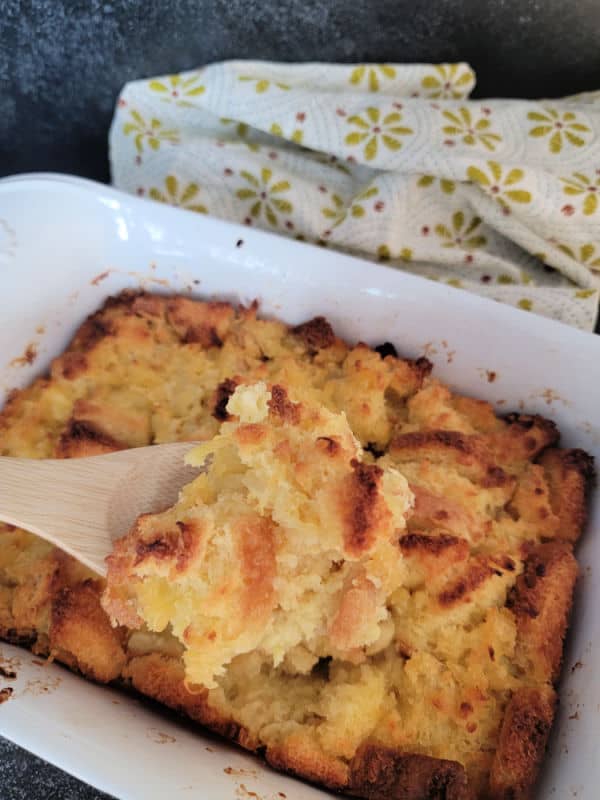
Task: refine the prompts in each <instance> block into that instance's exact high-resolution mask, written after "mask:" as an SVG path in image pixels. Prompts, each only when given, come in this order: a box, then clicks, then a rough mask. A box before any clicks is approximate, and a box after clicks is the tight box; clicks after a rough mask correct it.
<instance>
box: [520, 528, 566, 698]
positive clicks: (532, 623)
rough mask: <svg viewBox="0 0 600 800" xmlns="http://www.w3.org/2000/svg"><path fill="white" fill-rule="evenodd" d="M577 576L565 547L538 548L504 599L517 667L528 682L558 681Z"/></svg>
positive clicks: (561, 544)
mask: <svg viewBox="0 0 600 800" xmlns="http://www.w3.org/2000/svg"><path fill="white" fill-rule="evenodd" d="M577 573H578V567H577V561H576V560H575V557H574V556H573V553H572V552H571V548H570V547H569V545H568V544H565V543H562V542H548V543H547V544H542V545H538V546H537V547H534V548H533V549H532V550H531V552H530V553H529V555H528V556H527V558H526V560H525V565H524V570H523V573H522V574H521V575H520V576H519V577H518V578H517V582H516V584H515V586H514V588H513V589H512V590H511V592H510V593H509V595H508V598H507V601H506V605H507V607H508V608H509V609H510V610H511V611H512V612H513V614H514V615H515V617H516V620H517V653H516V658H517V663H518V664H519V665H520V667H521V669H522V670H523V672H524V673H525V674H527V675H528V677H529V678H534V677H535V678H536V679H538V680H540V681H542V682H545V681H556V680H557V679H558V675H559V671H560V663H561V658H562V649H563V639H564V636H565V633H566V630H567V623H568V618H569V612H570V610H571V603H572V597H573V589H574V588H575V581H576V580H577Z"/></svg>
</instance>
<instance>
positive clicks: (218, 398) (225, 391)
mask: <svg viewBox="0 0 600 800" xmlns="http://www.w3.org/2000/svg"><path fill="white" fill-rule="evenodd" d="M237 385H238V383H237V381H236V380H235V379H233V378H226V379H225V380H224V381H221V383H220V384H219V385H218V386H217V389H216V391H215V395H214V399H213V402H212V407H213V412H212V413H213V417H214V418H215V419H218V420H219V422H226V421H227V420H228V419H231V414H229V413H228V411H227V403H228V402H229V398H230V397H231V395H232V394H233V393H234V392H235V390H236V388H237Z"/></svg>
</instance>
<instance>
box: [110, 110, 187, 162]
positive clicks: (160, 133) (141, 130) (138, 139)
mask: <svg viewBox="0 0 600 800" xmlns="http://www.w3.org/2000/svg"><path fill="white" fill-rule="evenodd" d="M129 113H130V115H131V122H126V123H125V125H123V133H124V134H125V136H129V134H130V133H133V134H134V142H135V147H136V150H137V151H138V153H142V152H143V150H144V143H146V144H147V145H148V146H149V147H150V148H151V149H152V150H158V149H159V147H160V145H161V142H170V143H171V144H177V143H178V142H179V131H177V130H175V129H173V128H171V129H169V130H167V129H165V128H163V125H162V122H161V121H160V120H158V119H156V118H154V117H153V118H152V119H151V120H150V121H149V122H146V121H145V120H144V118H143V117H142V115H141V114H140V113H139V111H135V110H131V111H130V112H129Z"/></svg>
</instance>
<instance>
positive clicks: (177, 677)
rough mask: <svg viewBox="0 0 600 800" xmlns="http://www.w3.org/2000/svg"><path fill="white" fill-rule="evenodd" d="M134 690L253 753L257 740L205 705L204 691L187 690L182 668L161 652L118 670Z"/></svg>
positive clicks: (142, 657) (242, 728) (213, 708)
mask: <svg viewBox="0 0 600 800" xmlns="http://www.w3.org/2000/svg"><path fill="white" fill-rule="evenodd" d="M122 677H123V678H124V679H125V681H126V682H128V683H129V684H130V685H131V686H132V687H133V688H134V689H136V690H137V691H138V692H141V694H143V695H146V696H147V697H150V698H152V699H153V700H156V701H157V702H158V703H161V704H162V705H165V706H167V707H168V708H171V709H173V711H177V712H178V713H180V714H183V715H185V716H187V717H189V719H192V720H194V721H195V722H199V723H201V724H202V725H204V726H206V727H207V728H210V730H212V731H214V732H215V733H218V734H219V735H220V736H223V737H225V738H226V739H230V740H232V741H234V742H237V743H238V744H239V745H241V746H242V747H244V748H246V749H247V750H257V749H258V748H259V741H258V739H256V738H255V737H253V736H251V735H250V734H249V733H248V731H247V729H246V728H244V727H243V726H242V725H240V724H239V723H237V722H235V721H234V720H233V719H231V717H228V716H227V715H226V714H223V713H221V712H220V711H219V709H218V708H215V707H213V706H211V705H210V704H209V702H208V690H207V689H203V688H202V689H200V690H199V691H197V692H196V691H194V692H192V691H190V690H189V689H188V688H187V686H186V682H185V676H184V671H183V665H182V663H181V662H180V661H178V660H177V659H175V658H173V657H171V656H167V655H164V654H161V653H149V654H147V655H143V656H134V657H133V658H131V659H130V660H129V662H128V663H127V665H126V666H125V668H124V669H123V671H122Z"/></svg>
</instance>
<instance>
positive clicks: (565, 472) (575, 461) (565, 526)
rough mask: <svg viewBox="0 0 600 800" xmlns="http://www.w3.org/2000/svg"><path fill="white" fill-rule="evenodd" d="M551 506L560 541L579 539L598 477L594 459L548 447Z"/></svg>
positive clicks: (544, 459) (545, 464)
mask: <svg viewBox="0 0 600 800" xmlns="http://www.w3.org/2000/svg"><path fill="white" fill-rule="evenodd" d="M540 464H541V465H542V467H543V468H544V473H545V475H546V480H547V481H548V484H549V487H550V503H551V505H552V509H553V511H554V513H555V514H556V516H557V517H558V520H559V526H558V538H560V539H563V540H564V541H566V542H571V544H575V542H576V541H577V540H578V539H579V536H580V535H581V531H582V530H583V526H584V525H585V522H586V519H587V503H586V501H587V497H588V494H589V491H590V488H591V485H592V482H593V480H594V477H595V472H594V459H593V458H592V457H591V456H589V455H588V454H587V453H585V452H584V451H583V450H557V449H556V448H549V449H548V450H546V452H545V453H544V454H543V455H542V457H541V459H540Z"/></svg>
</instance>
